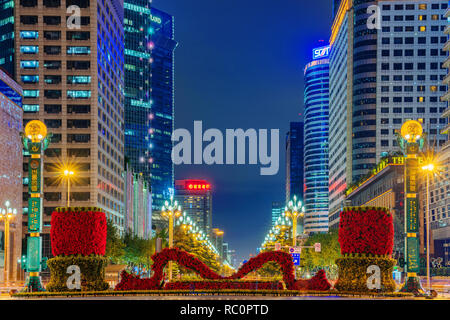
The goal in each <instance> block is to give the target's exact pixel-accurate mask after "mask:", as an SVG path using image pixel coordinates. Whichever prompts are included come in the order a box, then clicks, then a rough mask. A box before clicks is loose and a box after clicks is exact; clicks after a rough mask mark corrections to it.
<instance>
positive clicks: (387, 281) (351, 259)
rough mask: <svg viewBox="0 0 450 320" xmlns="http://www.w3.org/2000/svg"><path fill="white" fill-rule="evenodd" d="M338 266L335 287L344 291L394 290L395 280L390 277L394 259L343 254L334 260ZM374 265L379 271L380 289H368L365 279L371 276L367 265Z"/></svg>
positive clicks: (394, 262)
mask: <svg viewBox="0 0 450 320" xmlns="http://www.w3.org/2000/svg"><path fill="white" fill-rule="evenodd" d="M336 264H337V265H338V266H339V279H338V281H337V282H336V284H335V286H334V287H335V288H336V289H337V290H339V291H345V292H372V291H380V292H393V291H395V287H396V286H395V282H394V280H393V278H392V271H393V268H394V266H395V264H396V261H395V260H394V259H391V258H388V257H366V256H362V255H360V256H359V255H358V256H356V255H355V256H345V257H344V258H339V259H337V260H336ZM372 265H376V266H378V267H379V268H380V271H381V289H380V290H376V289H373V290H369V288H368V286H367V279H368V277H370V276H371V274H370V273H367V268H368V267H369V266H372Z"/></svg>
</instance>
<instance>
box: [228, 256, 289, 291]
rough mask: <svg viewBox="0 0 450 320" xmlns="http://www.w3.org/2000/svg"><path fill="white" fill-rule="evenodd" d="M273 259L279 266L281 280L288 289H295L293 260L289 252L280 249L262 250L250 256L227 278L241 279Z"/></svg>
mask: <svg viewBox="0 0 450 320" xmlns="http://www.w3.org/2000/svg"><path fill="white" fill-rule="evenodd" d="M270 261H275V262H277V263H278V265H279V266H280V269H281V272H282V273H283V281H284V283H285V284H286V288H287V289H288V290H294V289H295V276H294V262H293V261H292V257H291V255H290V254H288V253H286V252H282V251H269V252H263V253H260V254H259V255H257V256H256V257H254V258H251V259H250V260H249V261H247V263H246V264H244V265H243V266H242V267H241V268H240V269H239V270H238V272H236V273H235V274H234V275H232V276H231V277H228V278H229V279H242V278H243V277H245V276H246V275H247V274H249V273H250V272H253V271H256V270H258V269H259V268H261V267H262V266H263V265H264V264H265V263H267V262H270Z"/></svg>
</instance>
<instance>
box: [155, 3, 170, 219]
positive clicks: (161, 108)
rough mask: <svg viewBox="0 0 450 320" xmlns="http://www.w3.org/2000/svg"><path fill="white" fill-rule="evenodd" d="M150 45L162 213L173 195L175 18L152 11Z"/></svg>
mask: <svg viewBox="0 0 450 320" xmlns="http://www.w3.org/2000/svg"><path fill="white" fill-rule="evenodd" d="M151 10H152V16H151V23H150V27H151V28H152V30H153V31H152V35H151V43H150V44H149V46H150V49H152V52H151V59H152V66H151V67H152V73H151V79H150V86H151V89H150V105H151V114H150V115H149V118H150V132H149V133H150V141H149V149H150V159H149V162H150V166H151V167H150V173H151V188H152V199H153V201H152V204H153V210H160V209H161V207H162V205H163V204H164V200H166V199H167V198H168V197H169V196H170V194H171V193H173V186H174V177H173V172H174V168H173V163H172V157H171V153H172V139H171V138H172V132H173V127H174V66H175V56H174V50H175V48H176V46H177V42H176V41H175V40H174V18H173V17H172V16H171V15H169V14H167V13H164V12H162V11H160V10H157V9H155V8H152V9H151Z"/></svg>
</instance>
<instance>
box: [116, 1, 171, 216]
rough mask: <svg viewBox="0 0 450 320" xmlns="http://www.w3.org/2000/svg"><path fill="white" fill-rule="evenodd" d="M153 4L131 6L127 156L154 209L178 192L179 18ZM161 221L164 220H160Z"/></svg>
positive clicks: (127, 55)
mask: <svg viewBox="0 0 450 320" xmlns="http://www.w3.org/2000/svg"><path fill="white" fill-rule="evenodd" d="M150 4H151V1H149V0H133V1H131V2H125V4H124V9H125V20H124V26H125V153H126V157H127V158H128V160H129V161H130V164H131V166H132V169H133V170H134V171H135V172H136V173H142V174H143V176H144V178H145V180H147V181H149V182H150V185H151V191H152V209H153V210H154V211H157V210H159V209H160V208H161V206H162V205H163V203H164V200H166V199H167V198H169V196H170V192H171V189H173V164H172V159H171V151H172V141H171V135H172V132H173V125H174V123H173V119H174V49H175V47H176V46H177V43H176V42H175V41H174V21H173V17H172V16H170V15H168V14H166V13H164V12H162V11H159V10H157V9H155V8H150ZM155 218H156V219H155V222H158V220H159V219H158V217H155Z"/></svg>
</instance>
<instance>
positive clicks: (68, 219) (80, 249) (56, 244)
mask: <svg viewBox="0 0 450 320" xmlns="http://www.w3.org/2000/svg"><path fill="white" fill-rule="evenodd" d="M106 232H107V230H106V216H105V213H104V212H102V211H101V209H99V208H96V207H86V208H84V207H70V208H57V209H56V210H55V211H54V212H53V213H52V219H51V228H50V238H51V246H52V253H53V255H54V256H55V257H54V258H52V259H50V260H48V262H47V264H48V267H49V269H50V282H49V283H48V285H47V290H48V291H52V292H63V291H72V290H81V291H93V290H107V289H108V288H109V285H108V283H107V282H106V281H105V267H106V265H107V259H106V258H105V257H104V255H105V250H106ZM69 266H78V267H79V268H80V269H79V270H80V280H81V288H80V289H71V290H70V289H69V288H68V286H67V279H68V278H69V277H70V275H71V274H68V273H67V270H68V267H69Z"/></svg>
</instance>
